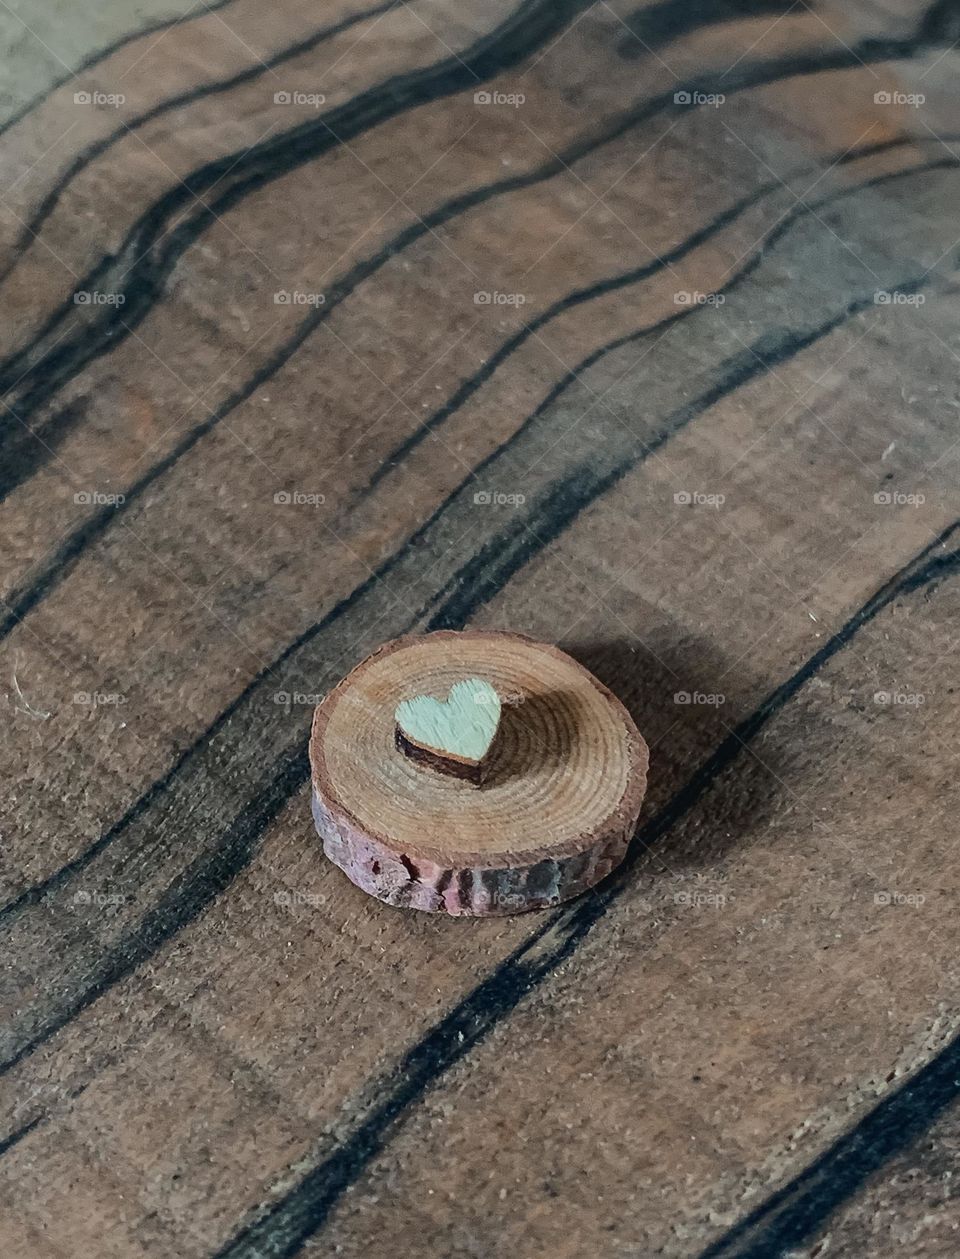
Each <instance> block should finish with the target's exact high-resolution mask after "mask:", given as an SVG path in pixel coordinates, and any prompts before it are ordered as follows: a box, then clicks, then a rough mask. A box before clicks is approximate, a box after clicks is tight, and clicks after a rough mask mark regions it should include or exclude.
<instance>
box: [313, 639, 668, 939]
mask: <svg viewBox="0 0 960 1259" xmlns="http://www.w3.org/2000/svg"><path fill="white" fill-rule="evenodd" d="M465 679H469V680H472V684H473V685H477V680H480V681H481V682H483V683H489V684H490V685H491V686H492V687H493V688H494V689H495V691H496V693H497V695H498V696H499V698H500V702H501V704H500V722H499V726H498V728H497V731H496V734H495V736H494V737H493V740H492V743H491V744H490V747H489V752H488V753H487V754H486V755H485V757H484V763H483V773H482V778H480V779H479V781H469V780H466V779H464V778H462V777H460V776H458V775H456V774H451V773H443V772H440V771H439V770H438V768H436V767H434V766H433V765H431V764H429V763H424V762H423V761H422V760H419V759H417V758H416V757H414V756H411V755H408V754H407V752H409V751H410V749H409V748H408V749H407V750H406V751H405V750H404V746H403V740H402V738H398V735H399V734H400V732H399V731H398V727H397V716H396V714H397V712H398V710H399V712H400V713H401V715H402V714H403V712H404V702H405V701H409V700H411V699H414V698H416V697H418V696H422V697H432V699H433V700H439V701H446V700H447V698H448V696H450V695H451V693H452V692H453V689H454V688H455V687H456V686H457V684H458V683H463V682H464V680H465ZM647 758H648V752H647V745H646V743H645V742H644V740H643V738H642V737H641V735H640V733H639V731H638V730H637V728H636V726H635V725H634V723H633V721H632V720H631V718H630V716H629V714H628V713H627V711H626V709H625V708H624V707H623V705H622V704H621V703H620V701H619V700H618V699H617V698H616V697H615V696H614V695H612V694H611V692H610V691H608V690H607V688H606V687H605V686H603V685H602V684H601V683H600V682H598V681H597V679H596V678H595V677H594V676H593V675H592V674H591V673H589V672H588V671H587V670H586V669H585V668H583V666H582V665H579V664H577V662H576V661H575V660H573V659H572V658H571V657H570V656H568V655H566V653H565V652H562V651H560V650H559V648H557V647H551V646H548V645H546V644H544V643H538V642H535V641H534V640H533V639H530V638H526V637H523V636H522V635H519V634H506V633H500V632H497V631H494V630H466V631H463V632H455V631H452V630H440V631H438V632H436V633H433V634H423V635H414V636H409V637H406V638H399V639H397V640H395V641H394V642H392V643H387V644H386V646H384V647H381V648H380V650H379V651H377V652H375V653H374V654H373V655H372V656H369V657H368V658H367V659H366V660H364V661H363V662H362V663H361V664H359V665H358V666H357V667H356V668H355V669H354V670H353V672H352V673H350V674H349V675H348V676H347V677H346V678H344V680H343V681H342V682H341V683H340V684H339V685H338V686H337V687H336V688H335V689H334V690H333V691H331V692H330V694H329V695H328V696H327V697H326V699H324V701H323V703H321V704H320V705H319V707H318V708H317V710H316V712H315V714H314V719H313V731H312V734H311V737H310V761H311V765H312V767H313V814H314V820H315V821H316V824H317V830H318V831H319V833H320V835H321V837H322V839H323V850H324V852H325V853H326V854H327V856H328V857H329V858H330V859H331V861H333V862H335V863H336V864H337V865H338V866H339V867H340V868H341V870H343V871H344V872H345V873H346V874H347V876H348V877H349V878H350V879H352V880H353V882H354V883H356V885H357V886H358V887H360V888H362V889H363V890H364V891H365V892H369V893H370V894H371V895H372V896H376V897H378V898H379V899H380V900H382V901H386V902H387V903H388V904H390V905H404V906H410V907H412V908H414V909H425V910H434V911H441V912H445V913H448V914H510V913H518V912H520V911H522V910H528V909H541V908H543V907H545V906H548V905H556V904H558V903H559V902H560V901H563V900H567V899H569V898H570V897H571V896H576V895H577V894H578V893H579V892H582V891H584V890H585V889H586V888H588V887H591V886H592V885H593V884H594V883H596V882H597V881H598V880H600V879H602V878H603V877H604V875H606V874H607V873H608V872H609V871H610V870H612V869H613V868H614V866H616V865H617V864H618V863H619V862H620V861H621V860H622V858H623V856H624V854H625V853H626V850H627V844H628V843H629V841H630V837H631V835H632V834H633V830H634V826H635V824H636V821H637V815H638V814H639V812H640V804H641V801H642V800H643V794H644V791H645V789H646V775H647Z"/></svg>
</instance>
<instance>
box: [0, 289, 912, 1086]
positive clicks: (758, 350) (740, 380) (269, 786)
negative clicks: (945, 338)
mask: <svg viewBox="0 0 960 1259" xmlns="http://www.w3.org/2000/svg"><path fill="white" fill-rule="evenodd" d="M926 278H927V277H926V275H924V277H923V280H917V281H913V282H906V283H901V284H900V285H899V286H898V288H899V289H900V291H902V292H914V291H919V289H920V288H921V287H922V286H923V281H924V280H926ZM872 304H873V298H872V294H871V296H870V297H869V298H862V299H858V300H856V301H853V302H850V303H848V304H847V305H846V307H845V308H844V309H843V310H842V311H841V312H839V313H838V314H834V315H833V316H831V317H830V318H829V319H827V320H825V321H823V322H822V323H821V324H819V325H817V326H816V327H815V328H812V329H808V330H807V331H806V332H804V333H802V334H796V333H793V334H782V335H781V334H775V335H773V336H772V337H771V336H768V337H766V338H763V337H762V338H760V340H759V341H758V342H757V343H755V345H754V346H753V348H752V350H751V351H747V350H745V351H744V352H743V354H740V355H737V356H735V357H734V358H733V359H732V360H728V361H727V362H726V363H724V364H722V365H721V368H720V373H719V377H718V379H717V381H716V383H715V384H714V385H713V386H711V388H710V389H709V390H708V391H706V392H705V393H704V394H702V395H701V397H700V398H699V399H697V400H696V402H693V403H690V404H689V405H688V406H686V407H684V408H683V410H682V412H680V413H675V415H674V416H672V417H671V419H670V421H668V423H667V424H666V425H665V426H664V428H663V430H661V433H660V434H659V435H658V436H657V438H656V439H655V440H654V441H651V442H647V443H645V444H644V445H643V446H642V448H641V449H640V450H639V451H637V452H635V454H634V455H633V457H632V459H629V460H621V461H620V462H619V463H618V464H616V465H615V466H614V467H613V468H612V469H611V470H609V471H607V472H598V470H597V469H596V468H595V467H594V466H593V464H592V463H591V462H590V461H587V462H586V463H584V464H581V465H579V466H578V467H576V468H575V469H574V470H573V471H572V472H571V473H568V474H567V475H566V476H564V477H563V478H562V479H561V480H560V481H559V482H557V483H555V484H554V485H553V486H552V487H551V489H550V491H549V492H548V493H547V494H546V495H544V496H543V498H542V500H541V501H540V504H539V506H538V507H537V509H536V516H535V520H536V526H537V527H536V529H535V530H534V529H533V528H530V529H528V530H527V531H525V532H524V533H523V535H522V536H520V535H516V536H514V535H513V534H511V536H510V543H509V546H508V547H507V550H506V553H505V554H504V555H503V556H502V557H501V556H499V555H494V556H493V557H492V566H491V567H489V569H485V568H484V567H483V566H478V565H476V564H475V563H474V562H473V560H472V559H471V560H469V561H468V562H467V563H466V564H464V565H462V566H461V568H460V569H459V570H458V573H459V574H462V578H461V579H460V580H458V581H457V582H456V583H455V590H454V593H453V594H449V595H447V597H446V598H445V599H444V601H443V602H442V604H441V606H440V609H439V610H438V611H435V612H434V613H433V616H432V618H431V620H430V622H429V625H430V626H431V627H433V626H439V625H443V626H444V627H454V628H459V627H461V626H462V625H463V624H465V623H466V620H467V619H468V618H469V616H470V615H471V614H472V613H473V612H474V611H475V610H476V609H477V608H479V607H481V606H482V605H483V603H485V602H486V601H487V600H489V599H490V598H491V597H492V596H493V594H494V593H495V592H496V590H497V589H498V588H501V587H502V585H503V584H504V583H506V582H507V581H508V580H509V579H510V577H512V576H513V575H514V574H515V573H516V572H517V571H518V569H519V568H520V567H521V566H522V565H523V564H525V563H528V562H529V561H530V559H531V558H532V557H533V556H534V555H535V554H537V553H538V552H540V551H541V550H542V549H543V548H544V547H545V546H546V545H547V544H548V542H549V541H551V540H552V539H554V538H556V537H557V536H558V535H559V533H560V532H561V531H562V530H563V529H565V528H567V527H568V526H569V525H570V524H571V523H572V521H573V520H574V519H575V518H576V516H577V514H578V513H579V512H580V511H582V510H583V508H584V507H585V506H587V505H588V504H589V503H590V502H593V501H595V500H596V499H597V497H598V496H600V495H601V494H603V493H605V492H606V491H607V490H608V489H609V488H610V487H611V486H612V485H613V484H615V483H616V482H617V481H618V480H620V479H621V478H622V477H623V476H624V475H625V474H626V472H627V471H628V470H629V468H630V467H635V466H637V465H638V464H639V463H641V462H643V460H644V459H646V458H647V457H648V456H649V454H650V453H651V451H652V450H653V449H654V447H655V446H659V445H662V444H664V443H665V442H666V441H667V440H669V438H670V436H672V435H673V433H675V432H677V431H679V429H680V428H681V427H684V426H686V425H687V424H689V423H691V422H692V421H693V419H694V418H696V417H697V416H699V415H701V414H703V412H704V411H706V410H707V409H709V408H710V407H711V406H713V405H714V404H715V403H716V402H718V401H719V400H720V399H721V398H723V397H725V396H727V395H729V394H730V393H732V392H734V391H735V390H736V389H738V388H740V387H741V386H742V385H743V384H744V383H746V382H747V381H748V380H751V379H754V378H755V377H757V376H759V375H761V374H763V373H764V372H765V371H767V370H768V369H769V368H770V367H772V366H773V365H774V364H775V363H783V362H785V361H787V360H788V359H789V358H790V357H792V355H794V354H796V353H799V352H800V350H802V349H805V348H807V347H809V346H810V345H812V344H814V343H815V342H816V341H817V340H820V339H821V338H822V337H825V336H827V335H828V334H829V333H830V332H832V331H834V330H835V329H836V328H837V327H839V326H840V325H841V324H842V323H843V322H844V321H845V320H848V319H849V318H851V317H852V316H853V315H855V314H856V313H858V312H859V311H861V310H863V309H866V308H867V307H868V306H872ZM518 437H519V431H518V433H516V434H514V436H513V437H512V438H511V439H510V441H511V442H512V441H515V440H517V439H518ZM508 444H509V443H508ZM468 480H469V478H468V479H465V481H464V482H463V483H462V484H461V487H460V489H461V490H462V489H463V488H464V487H465V486H466V484H467V483H468ZM455 496H456V494H454V495H451V496H450V498H449V499H448V500H446V501H445V503H444V504H441V505H440V506H439V507H438V508H437V509H436V511H435V512H434V514H433V515H432V516H431V518H430V520H429V521H427V522H426V523H425V524H424V525H423V526H421V528H420V529H419V530H418V531H417V533H416V534H415V535H413V536H412V537H411V538H410V539H409V540H408V541H407V542H406V543H405V544H404V545H403V546H402V547H401V548H399V550H398V551H397V552H395V553H394V554H393V555H392V556H391V557H390V558H389V559H388V560H386V561H384V563H383V564H381V566H380V568H379V569H378V570H377V571H376V572H375V573H372V574H371V575H370V577H368V578H367V580H366V581H365V582H364V583H363V584H362V585H361V586H359V587H358V588H356V589H355V590H354V591H353V592H352V593H351V594H350V595H348V596H347V598H346V599H345V600H343V601H342V602H341V603H340V604H338V605H337V607H335V608H334V609H332V610H331V612H330V613H328V614H327V616H326V617H324V618H323V620H322V621H321V622H319V623H318V624H317V625H315V626H312V627H311V628H310V629H308V630H306V631H305V632H304V633H303V634H302V635H300V637H299V638H298V639H297V640H296V641H295V642H294V643H292V644H290V645H289V646H288V647H287V648H286V649H285V651H284V653H283V655H282V656H281V657H280V658H279V659H278V660H277V661H275V662H274V665H273V666H271V668H275V667H277V665H279V663H280V661H281V660H282V659H283V658H285V657H289V656H291V655H292V654H293V653H294V652H295V651H296V650H297V649H298V648H299V647H300V646H302V645H303V644H305V643H306V642H308V641H310V640H311V639H313V638H316V637H317V635H318V634H319V633H320V632H321V631H322V630H324V629H327V628H329V627H330V626H331V625H333V624H334V623H335V622H336V621H337V620H339V619H340V618H341V617H342V616H343V615H344V613H345V612H346V611H348V610H349V609H350V608H352V607H354V606H356V605H357V604H358V603H359V601H360V599H361V598H362V596H363V595H364V594H365V593H367V592H368V591H369V590H371V589H373V588H374V587H375V586H376V585H378V584H379V583H380V582H381V581H383V580H384V579H385V578H386V577H387V576H388V575H389V574H390V572H391V570H392V569H393V568H395V567H396V566H397V565H398V563H399V561H400V559H401V558H402V557H403V555H404V554H406V553H410V552H413V551H415V548H416V545H417V541H418V540H419V539H422V538H423V537H425V536H426V534H427V533H428V531H429V530H430V528H431V526H432V525H433V524H435V523H436V522H437V521H439V520H440V519H441V517H442V516H443V515H444V514H446V511H447V509H448V505H449V503H450V501H451V500H452V499H453V498H454V497H455ZM435 602H436V600H435V599H431V601H430V604H428V605H427V606H428V607H429V606H431V605H432V604H433V603H435ZM425 611H426V609H424V611H421V612H420V613H418V614H417V615H415V616H414V617H412V618H411V619H410V620H409V621H408V622H406V623H405V625H404V630H403V632H406V631H407V630H410V629H413V628H415V627H416V626H417V625H418V624H420V623H422V617H423V615H424V614H425ZM831 641H832V640H831ZM268 672H269V670H264V671H263V672H262V673H261V674H260V675H258V678H257V679H255V680H254V682H252V683H251V684H250V685H249V686H248V687H247V688H246V689H245V691H244V692H243V694H242V695H241V696H239V697H238V698H237V699H236V700H235V701H234V702H233V704H232V705H231V706H230V708H229V710H227V711H226V712H225V713H223V714H221V716H220V717H218V718H217V721H216V722H215V723H214V726H213V727H212V728H211V730H208V731H206V732H205V733H204V734H203V735H202V736H200V738H199V739H198V740H196V741H195V743H194V744H193V745H192V746H191V747H190V749H188V751H187V752H185V753H184V754H183V755H182V757H181V758H180V760H179V762H178V764H177V765H176V766H175V767H174V769H172V770H171V771H169V772H168V775H167V776H166V780H165V784H166V786H169V785H170V783H171V782H172V781H173V779H174V776H176V775H179V773H180V771H181V770H182V769H183V767H184V765H185V764H187V763H189V762H191V761H194V762H195V761H196V760H197V759H198V758H199V757H201V756H203V755H204V753H205V752H206V751H207V750H208V748H209V747H210V745H211V743H212V740H213V738H214V735H215V734H216V733H218V732H219V731H220V730H221V729H222V728H223V727H224V726H225V725H226V722H227V719H228V717H231V716H233V715H235V714H236V713H237V712H238V711H239V708H240V705H241V702H242V701H243V699H244V698H246V697H248V696H250V695H252V693H253V692H254V691H255V689H256V688H257V687H259V686H260V684H261V682H262V681H263V680H264V678H265V676H266V675H267V673H268ZM738 729H739V728H738ZM710 763H712V762H708V764H710ZM307 772H308V770H307V759H306V748H305V740H303V739H301V738H300V737H299V736H297V738H296V741H295V742H294V743H293V744H292V745H291V746H288V747H287V748H285V749H283V750H282V751H281V752H280V754H279V755H278V756H276V758H275V759H274V761H273V763H272V764H271V765H269V766H267V767H266V768H265V770H264V776H263V779H262V781H261V782H258V783H257V784H254V786H253V788H252V791H251V796H250V798H249V799H248V801H247V802H246V803H245V804H244V806H243V807H242V808H241V810H240V812H239V813H238V814H237V816H236V817H234V819H233V820H232V821H231V822H230V823H229V824H227V825H226V827H225V830H224V832H223V836H222V839H221V841H220V842H219V843H218V844H217V845H216V847H215V848H214V849H213V851H212V852H209V853H205V854H203V855H202V856H200V857H198V858H197V859H196V861H195V862H194V863H193V866H192V867H191V871H190V873H189V875H187V874H183V875H181V876H178V877H177V878H176V879H175V881H174V883H173V884H172V885H171V888H169V889H168V891H167V892H166V893H164V895H163V897H162V898H161V904H162V910H158V909H156V908H155V909H154V910H151V911H150V913H149V914H147V915H146V917H145V919H144V920H143V921H142V922H141V923H139V924H138V926H137V927H136V928H135V929H133V930H131V931H129V932H127V934H126V935H125V936H124V937H123V938H122V939H121V940H120V941H119V942H118V943H115V944H113V945H112V946H110V947H109V948H108V949H107V951H106V952H105V953H104V954H103V955H102V956H101V957H99V958H98V959H97V961H96V964H95V965H91V966H90V967H89V968H88V973H89V975H90V980H91V982H89V983H87V984H86V986H85V987H83V988H82V989H77V990H74V991H73V992H72V993H70V992H66V991H61V992H60V993H59V994H58V999H57V1002H56V1008H55V1009H50V1010H49V1012H47V1013H46V1014H44V1015H42V1016H41V1017H40V1018H39V1022H38V1026H37V1030H36V1031H35V1032H34V1033H33V1034H31V1035H28V1036H26V1037H25V1038H24V1039H23V1040H22V1042H21V1044H20V1046H19V1048H17V1049H15V1050H14V1051H13V1052H12V1053H11V1054H10V1055H9V1056H8V1057H7V1058H6V1059H5V1061H3V1062H2V1063H0V1075H2V1074H5V1073H6V1072H8V1071H9V1070H11V1069H12V1068H13V1067H15V1066H16V1065H17V1064H18V1063H20V1062H21V1061H23V1059H24V1058H26V1057H28V1056H29V1055H30V1054H32V1053H33V1052H35V1050H36V1049H38V1048H39V1047H40V1046H41V1045H43V1044H45V1043H46V1042H47V1041H49V1040H50V1039H51V1038H52V1037H53V1036H54V1035H56V1034H57V1033H58V1032H59V1031H61V1030H62V1029H63V1028H64V1027H65V1026H66V1025H67V1024H68V1023H70V1022H71V1021H72V1020H73V1019H74V1018H75V1017H76V1016H77V1015H78V1014H80V1013H81V1012H82V1011H83V1010H85V1009H87V1008H88V1007H89V1006H90V1005H92V1004H93V1003H94V1002H95V1001H97V1000H98V999H99V998H100V997H101V996H102V995H103V994H104V993H105V992H106V991H107V990H108V989H109V988H111V987H112V986H113V985H114V984H116V983H117V982H119V981H120V980H121V979H122V978H124V977H126V976H127V975H129V974H131V973H132V972H133V971H134V970H135V969H137V967H138V966H139V965H140V964H141V963H142V962H143V961H144V960H145V958H146V957H149V956H151V955H152V954H153V953H154V952H156V950H157V949H158V948H159V947H160V946H161V945H162V944H164V943H165V942H166V941H167V940H169V939H170V938H172V937H173V936H174V935H176V934H177V933H178V932H179V931H180V930H181V929H182V928H183V927H184V926H185V925H186V924H187V923H189V922H191V921H193V919H194V918H196V917H197V915H198V914H199V913H200V912H202V910H203V909H204V908H205V907H206V906H207V905H208V904H209V903H210V901H211V899H212V898H213V897H214V896H215V895H216V894H217V893H218V892H220V891H221V890H222V889H223V888H224V887H226V886H227V885H228V884H229V883H230V882H231V881H232V879H234V878H235V877H236V875H237V874H238V873H239V872H240V870H241V869H242V868H243V867H244V865H245V864H246V863H247V861H248V860H249V855H250V853H251V852H252V851H253V848H254V846H255V844H256V842H257V841H258V840H259V838H260V835H261V834H262V831H263V829H264V827H265V826H266V825H267V823H268V822H269V821H270V820H271V819H272V818H273V817H275V816H276V813H277V811H278V810H279V809H280V808H281V807H282V805H283V804H284V803H285V802H286V800H287V799H289V797H290V795H292V793H293V792H294V791H296V790H297V789H298V788H299V787H300V786H301V785H302V784H303V783H304V782H305V781H306V778H307ZM166 786H165V787H159V786H158V785H156V784H155V785H154V786H153V787H151V788H150V790H149V791H148V793H147V795H146V797H145V798H144V799H143V800H141V801H139V802H138V803H137V804H136V805H134V806H133V809H132V810H131V811H130V813H129V814H128V815H127V816H125V817H124V818H123V819H122V820H121V821H120V822H119V823H118V824H117V825H116V826H115V827H114V828H113V830H112V831H111V832H109V833H108V836H104V837H103V839H101V840H100V841H98V843H97V844H96V845H94V848H95V849H96V855H99V853H100V852H102V851H103V848H104V847H105V846H106V844H108V843H110V842H113V841H114V840H115V839H116V838H117V837H118V835H120V834H121V833H122V832H123V831H125V830H126V829H127V827H128V826H129V825H130V822H131V821H132V820H133V816H141V815H143V813H144V812H145V810H146V808H147V805H148V803H152V802H153V801H154V800H155V799H156V798H157V797H158V796H159V795H161V794H162V792H163V791H164V790H165V789H166ZM92 859H93V857H92V855H91V850H88V852H87V853H84V854H82V855H81V857H79V858H77V859H76V860H75V861H73V862H72V863H70V867H69V871H70V873H71V874H72V873H74V872H76V871H78V870H79V869H81V868H83V867H84V866H86V865H89V863H90V861H91V860H92ZM68 877H69V874H67V873H66V872H65V871H59V872H57V874H55V875H53V876H51V878H50V879H48V880H45V882H44V884H42V885H38V887H37V888H35V889H30V890H29V891H28V892H26V893H24V894H22V896H21V897H20V898H18V902H16V903H15V906H10V907H9V908H8V911H7V912H6V913H5V914H4V917H5V918H6V917H10V916H14V914H15V913H16V912H19V911H20V910H22V909H23V908H24V907H25V905H26V904H28V903H34V902H35V901H36V900H37V899H39V898H41V897H42V895H43V894H45V893H46V892H48V891H49V890H51V888H52V887H53V886H54V885H55V886H57V887H60V886H62V885H63V883H64V882H65V880H66V879H67V878H68ZM94 975H96V978H94Z"/></svg>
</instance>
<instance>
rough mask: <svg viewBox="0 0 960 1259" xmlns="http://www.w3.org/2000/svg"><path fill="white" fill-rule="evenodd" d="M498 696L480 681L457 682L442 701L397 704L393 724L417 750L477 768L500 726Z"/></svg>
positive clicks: (426, 699) (425, 697)
mask: <svg viewBox="0 0 960 1259" xmlns="http://www.w3.org/2000/svg"><path fill="white" fill-rule="evenodd" d="M500 708H501V705H500V696H499V695H498V694H497V692H496V691H495V690H494V688H493V687H492V686H491V685H490V683H489V682H485V681H484V680H483V678H466V679H464V681H462V682H457V683H456V684H455V685H454V686H453V687H451V689H450V694H449V695H448V696H447V698H446V699H445V700H444V699H432V698H431V697H430V696H429V695H416V696H414V698H413V699H405V700H403V702H402V703H400V704H398V705H397V710H396V713H395V716H396V720H397V725H398V726H399V727H400V730H401V731H402V733H403V734H404V735H405V736H406V738H407V739H408V740H409V741H410V742H411V743H415V744H416V745H417V746H418V747H421V748H426V749H427V750H428V751H430V752H435V753H436V754H437V755H439V756H446V757H449V758H450V759H452V760H457V761H465V762H467V763H468V764H472V765H477V764H479V763H480V761H482V760H483V758H484V757H485V756H486V754H487V752H488V751H489V750H490V744H491V743H492V742H493V738H494V735H495V734H496V733H497V727H498V726H499V725H500Z"/></svg>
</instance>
